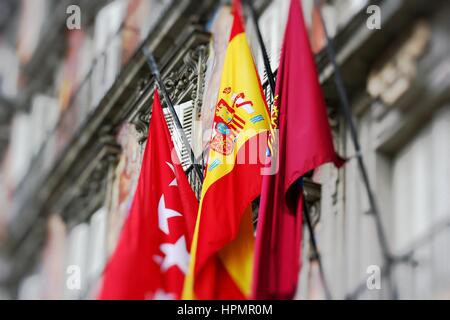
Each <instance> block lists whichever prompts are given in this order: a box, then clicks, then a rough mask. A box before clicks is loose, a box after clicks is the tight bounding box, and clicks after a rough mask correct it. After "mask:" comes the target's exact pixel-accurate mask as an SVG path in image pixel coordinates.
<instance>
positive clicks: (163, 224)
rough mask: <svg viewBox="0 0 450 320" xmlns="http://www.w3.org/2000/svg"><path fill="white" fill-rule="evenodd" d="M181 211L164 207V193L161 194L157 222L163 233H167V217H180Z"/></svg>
mask: <svg viewBox="0 0 450 320" xmlns="http://www.w3.org/2000/svg"><path fill="white" fill-rule="evenodd" d="M181 216H182V215H181V213H179V212H178V211H175V210H172V209H168V208H166V202H165V200H164V195H162V196H161V199H160V200H159V204H158V224H159V228H160V229H161V231H162V232H164V233H165V234H167V235H168V234H169V223H168V221H167V220H168V219H170V218H173V217H181Z"/></svg>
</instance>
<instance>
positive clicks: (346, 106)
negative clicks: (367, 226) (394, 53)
mask: <svg viewBox="0 0 450 320" xmlns="http://www.w3.org/2000/svg"><path fill="white" fill-rule="evenodd" d="M320 4H321V2H320V0H315V5H316V6H318V9H319V10H318V11H319V14H320V20H321V23H322V26H323V29H324V32H325V36H326V38H327V53H328V57H329V59H330V62H331V64H332V65H333V69H334V82H335V85H336V88H337V90H338V94H339V99H340V101H341V106H342V111H343V114H344V117H345V119H346V122H347V124H348V126H349V128H350V135H351V138H352V141H353V145H354V148H355V151H356V157H357V161H358V167H359V170H360V172H361V176H362V178H363V182H364V186H365V189H366V193H367V197H368V199H369V204H370V207H371V213H372V214H373V216H374V218H375V223H376V226H377V232H378V237H379V240H380V244H381V247H382V250H383V255H384V258H385V259H386V260H387V261H391V260H392V254H391V251H390V250H389V246H388V242H387V238H386V235H385V233H384V228H383V224H382V222H381V216H380V211H379V209H378V204H377V202H376V200H375V196H374V194H373V191H372V187H371V185H370V180H369V175H368V173H367V169H366V165H365V163H364V159H363V157H362V152H361V145H360V143H359V140H358V134H357V132H356V126H355V123H354V121H353V118H352V113H351V108H350V102H349V99H348V95H347V91H346V90H345V86H344V81H343V80H342V75H341V72H340V69H339V66H338V64H337V60H336V51H335V49H334V46H333V40H332V39H331V37H330V35H329V33H328V30H327V26H326V24H325V19H324V18H323V15H322V11H321V10H320Z"/></svg>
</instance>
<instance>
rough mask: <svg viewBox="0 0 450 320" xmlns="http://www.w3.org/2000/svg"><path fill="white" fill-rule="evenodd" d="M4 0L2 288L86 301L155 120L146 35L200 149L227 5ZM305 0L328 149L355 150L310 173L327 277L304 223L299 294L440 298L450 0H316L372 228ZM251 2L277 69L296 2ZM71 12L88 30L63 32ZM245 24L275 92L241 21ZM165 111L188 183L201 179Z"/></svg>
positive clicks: (447, 239) (200, 155)
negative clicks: (351, 124)
mask: <svg viewBox="0 0 450 320" xmlns="http://www.w3.org/2000/svg"><path fill="white" fill-rule="evenodd" d="M4 3H5V4H4V5H3V6H5V8H8V10H10V13H11V14H10V15H9V16H8V17H3V18H2V17H0V28H1V29H0V30H1V32H2V34H3V35H2V37H1V38H0V57H1V61H2V62H1V65H0V80H1V81H0V93H1V95H0V97H1V99H0V107H1V108H0V154H1V157H2V158H1V162H0V166H1V170H0V201H1V203H2V206H1V208H0V298H5V299H90V298H94V297H95V292H96V289H97V288H98V285H99V281H100V279H101V274H102V271H103V268H104V266H105V263H106V261H107V259H108V256H109V255H110V254H111V253H112V252H113V250H114V248H115V245H116V242H117V238H118V235H119V233H120V230H121V226H122V223H123V221H124V219H125V218H126V215H127V212H128V209H129V205H130V202H131V200H132V197H133V193H134V189H135V187H136V182H137V177H138V174H139V168H140V161H141V157H142V154H143V146H144V144H143V142H145V139H146V135H147V132H148V123H149V118H150V115H149V112H150V106H151V104H152V101H151V100H152V96H153V90H154V85H155V84H154V79H153V78H152V76H151V73H150V70H149V68H148V66H147V63H146V59H145V57H144V56H143V54H142V48H144V47H147V48H149V49H150V50H151V51H152V52H153V53H154V54H155V57H156V59H157V61H158V63H159V65H160V67H161V72H162V77H163V80H164V83H165V85H166V87H167V89H168V92H169V94H170V97H171V99H172V100H173V101H174V103H175V104H176V110H177V113H178V115H179V117H180V120H181V122H182V124H183V127H184V129H185V131H186V133H187V135H188V138H189V141H190V143H191V145H192V148H193V150H194V153H195V156H196V157H197V159H198V160H199V162H200V163H204V155H205V152H206V150H207V143H206V140H207V139H204V132H206V130H207V129H209V128H210V126H211V121H212V115H213V108H214V107H215V104H216V98H217V90H218V87H219V81H220V76H221V71H222V66H223V58H224V53H225V49H226V45H227V41H228V37H229V32H230V25H231V15H230V7H229V2H227V1H214V0H201V1H193V0H181V1H172V0H114V1H103V0H102V1H83V0H79V1H52V0H39V1H38V0H22V1H21V2H20V3H19V4H17V3H16V2H15V1H5V2H4ZM74 3H75V5H76V7H71V6H72V5H73V4H74ZM302 5H303V8H304V14H305V19H306V22H307V24H308V28H309V30H310V34H311V45H312V48H313V51H314V52H315V54H316V62H317V68H318V70H319V74H320V81H321V84H322V88H323V92H324V95H325V98H326V102H327V106H328V112H329V120H330V124H331V127H332V130H333V137H334V142H335V146H336V149H337V151H338V152H339V153H340V154H341V155H343V156H345V157H346V158H347V159H348V160H347V163H346V165H345V166H344V167H343V168H342V169H339V170H337V169H335V168H334V167H332V166H328V165H326V166H323V167H321V168H320V169H318V170H316V171H315V172H314V174H313V176H312V178H311V179H310V180H308V181H307V182H306V192H307V201H308V203H309V204H310V207H311V210H310V211H311V212H310V213H311V216H312V220H313V225H314V231H315V236H316V240H317V243H318V247H319V250H320V256H321V260H322V264H323V271H324V272H323V275H324V276H323V277H322V276H321V273H320V270H319V266H318V261H317V259H316V256H315V254H314V253H315V252H314V251H313V250H312V248H311V245H310V235H309V233H308V232H307V230H306V228H305V232H304V241H303V248H302V250H303V259H302V262H303V265H302V269H301V272H300V277H299V279H300V280H299V284H298V292H297V296H296V298H298V299H323V298H326V297H327V295H326V290H325V288H326V287H327V288H328V289H329V291H330V293H331V298H334V299H417V298H425V299H448V298H450V253H449V252H448V250H447V248H448V247H447V246H448V245H450V143H449V141H450V99H449V98H450V95H449V93H450V90H449V89H450V55H449V53H450V42H449V41H448V38H449V34H450V22H449V21H450V20H449V19H448V17H449V16H450V4H449V3H447V2H446V1H433V2H432V4H431V3H430V2H429V1H428V2H427V1H422V0H414V1H406V0H389V1H387V0H378V1H377V0H328V1H322V3H321V10H322V13H323V16H324V19H325V22H326V26H327V30H328V31H329V33H330V35H331V36H332V38H333V44H334V46H335V49H336V58H337V62H338V65H339V68H340V72H341V73H342V76H343V80H344V84H345V88H346V90H347V93H348V95H349V99H350V104H351V110H352V116H353V119H354V121H355V123H356V127H357V128H356V129H357V133H358V137H359V139H360V144H361V147H362V155H363V158H364V161H365V163H366V166H367V169H368V174H369V179H370V182H371V188H372V191H373V193H374V194H375V196H376V201H377V203H378V206H379V212H380V221H379V222H380V223H379V224H378V225H377V219H376V216H375V215H374V213H373V212H371V209H370V205H369V201H368V198H367V193H366V191H365V188H364V184H363V180H362V177H361V173H360V171H359V167H358V162H357V154H356V152H355V148H354V144H353V141H352V139H351V136H350V134H349V130H348V129H349V128H348V123H347V122H346V121H345V119H344V117H343V114H342V111H341V110H342V108H341V103H340V99H339V94H338V91H337V87H336V84H335V70H334V68H333V65H332V63H331V60H330V56H329V55H328V54H327V50H326V38H325V36H324V33H323V28H322V26H321V23H320V19H319V17H320V16H318V11H317V7H314V6H313V0H303V1H302ZM254 6H255V8H256V11H257V14H258V17H259V18H258V21H259V26H260V28H261V32H262V35H263V38H264V41H265V45H266V47H267V49H268V53H269V56H270V60H271V67H272V72H274V73H276V69H277V67H278V60H279V55H280V48H281V43H282V40H283V33H284V26H285V23H286V18H287V11H288V7H289V1H288V0H271V1H270V0H259V1H254ZM69 7H70V8H69ZM77 8H78V9H79V13H80V14H81V20H80V21H81V22H80V23H81V25H80V28H79V29H78V28H75V29H73V30H69V29H68V28H69V25H68V19H70V18H74V19H75V18H76V13H77ZM246 12H247V11H246ZM74 15H75V16H74ZM31 17H32V18H31ZM2 19H3V20H2ZM71 21H72V20H71ZM72 22H74V23H75V24H76V19H75V20H73V21H72ZM377 22H379V25H377ZM246 28H247V37H248V40H249V42H250V44H251V47H252V51H253V54H254V58H255V62H256V65H257V69H258V71H259V74H260V76H261V79H262V81H263V83H264V85H263V87H264V90H265V92H266V97H267V100H268V102H269V103H270V102H271V99H272V97H271V94H270V91H269V88H268V84H267V74H266V72H265V69H264V64H263V60H262V55H261V50H260V46H259V43H258V41H257V37H256V33H255V27H254V25H253V24H252V22H251V20H250V19H247V27H246ZM163 102H164V101H163ZM166 116H167V121H168V124H169V129H170V131H171V132H172V133H173V140H174V143H175V146H176V149H177V152H178V154H179V156H180V158H181V160H182V162H183V167H184V169H185V171H186V173H187V175H188V177H189V181H190V183H191V185H192V188H193V189H194V191H195V192H196V193H197V195H198V194H199V193H200V189H201V181H198V179H197V178H196V176H195V173H194V172H193V168H192V164H191V163H190V159H189V155H188V153H187V151H186V149H185V148H183V145H182V143H181V140H180V139H179V137H177V134H176V132H174V131H173V130H172V129H173V128H172V126H173V120H172V118H171V116H170V114H169V113H168V112H167V113H166ZM383 243H386V248H384V247H383ZM386 250H388V252H389V254H388V255H387V254H386ZM78 280H79V281H78Z"/></svg>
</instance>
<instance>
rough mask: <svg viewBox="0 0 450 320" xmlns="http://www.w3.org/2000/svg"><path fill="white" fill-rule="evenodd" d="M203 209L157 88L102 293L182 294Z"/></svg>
mask: <svg viewBox="0 0 450 320" xmlns="http://www.w3.org/2000/svg"><path fill="white" fill-rule="evenodd" d="M197 210H198V202H197V199H196V197H195V195H194V193H193V191H192V189H191V187H190V185H189V182H188V180H187V178H186V175H185V173H184V171H183V168H182V167H181V164H180V161H179V159H178V157H177V155H176V152H175V150H174V146H173V143H172V140H171V137H170V133H169V129H168V127H167V124H166V121H165V119H164V115H163V112H162V107H161V102H160V99H159V95H158V92H157V90H156V91H155V96H154V102H153V114H152V117H151V123H150V132H149V136H148V139H147V145H146V147H145V151H144V158H143V161H142V167H141V172H140V176H139V182H138V186H137V189H136V193H135V196H134V199H133V203H132V206H131V210H130V212H129V215H128V217H127V220H126V221H125V224H124V227H123V230H122V233H121V235H120V238H119V242H118V244H117V247H116V250H115V252H114V253H113V255H112V256H111V259H110V261H109V263H108V265H107V267H106V269H105V272H104V275H103V282H102V287H101V290H100V293H99V295H98V298H99V299H107V300H119V299H120V300H122V299H124V300H125V299H127V300H128V299H133V300H138V299H158V300H162V299H179V298H180V297H181V291H182V288H183V282H184V277H185V274H186V273H187V271H188V267H189V248H190V246H191V241H192V236H193V233H194V227H195V220H196V216H197Z"/></svg>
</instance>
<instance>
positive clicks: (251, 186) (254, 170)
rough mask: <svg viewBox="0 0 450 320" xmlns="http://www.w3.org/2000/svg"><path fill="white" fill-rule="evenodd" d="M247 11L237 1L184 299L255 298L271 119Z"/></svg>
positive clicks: (234, 7)
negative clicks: (256, 204)
mask: <svg viewBox="0 0 450 320" xmlns="http://www.w3.org/2000/svg"><path fill="white" fill-rule="evenodd" d="M240 12H241V11H240V3H239V2H238V1H236V2H235V3H234V6H233V14H234V22H233V27H232V30H231V36H230V40H229V44H228V48H227V52H226V57H225V64H224V69H223V74H222V80H221V85H220V91H219V97H218V102H217V105H216V111H215V118H214V127H213V134H212V138H211V141H210V151H209V157H208V166H207V168H206V175H205V180H204V182H203V189H202V200H201V204H200V208H199V214H198V217H197V223H196V228H195V233H194V239H193V243H192V248H191V255H192V257H191V262H190V267H189V272H188V275H187V276H186V279H185V284H184V291H183V298H184V299H246V298H248V297H249V296H250V292H251V280H252V272H253V248H254V233H253V226H252V210H251V203H252V201H253V200H254V199H255V198H256V197H258V195H259V194H260V192H261V180H262V178H261V170H262V168H263V166H264V162H265V158H266V151H267V135H268V130H269V123H270V117H269V114H268V109H267V105H266V102H265V98H264V94H263V92H262V89H261V84H260V81H259V78H258V74H257V71H256V68H255V64H254V61H253V58H252V55H251V52H250V48H249V45H248V43H247V39H246V36H245V32H244V28H243V25H242V21H241V17H240Z"/></svg>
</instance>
